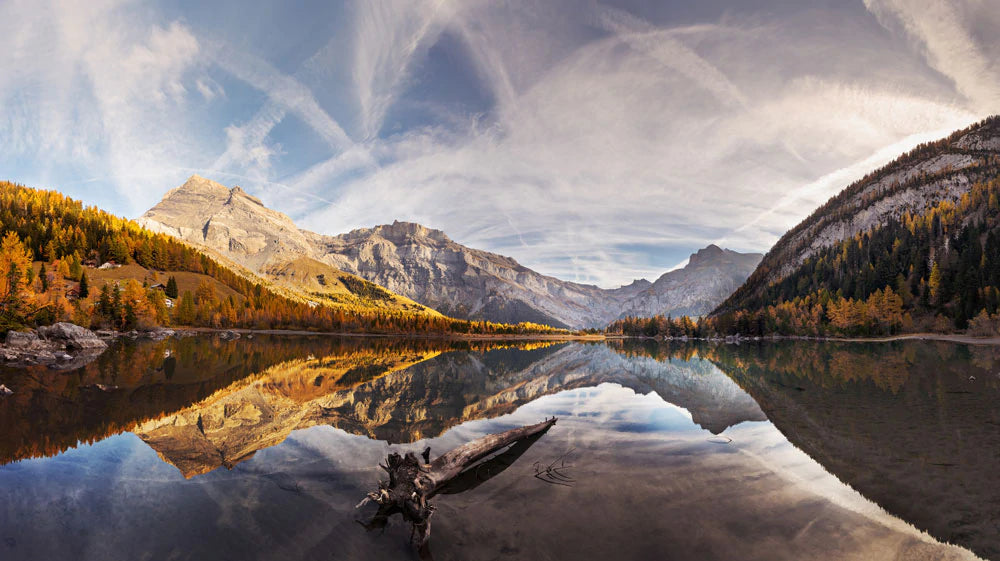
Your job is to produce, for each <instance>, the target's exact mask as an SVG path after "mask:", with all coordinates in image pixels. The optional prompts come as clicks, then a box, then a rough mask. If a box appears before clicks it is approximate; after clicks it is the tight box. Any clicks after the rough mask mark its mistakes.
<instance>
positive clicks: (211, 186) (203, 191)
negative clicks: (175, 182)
mask: <svg viewBox="0 0 1000 561" xmlns="http://www.w3.org/2000/svg"><path fill="white" fill-rule="evenodd" d="M180 194H184V195H202V196H209V197H214V198H221V197H228V196H229V188H228V187H226V186H225V185H223V184H221V183H216V182H215V181H212V180H211V179H206V178H204V177H202V176H200V175H198V174H194V175H192V176H191V177H189V178H187V181H185V182H184V184H183V185H181V186H180V187H177V188H176V189H172V190H171V191H170V192H168V193H167V194H166V196H164V199H167V198H169V197H170V196H171V195H180Z"/></svg>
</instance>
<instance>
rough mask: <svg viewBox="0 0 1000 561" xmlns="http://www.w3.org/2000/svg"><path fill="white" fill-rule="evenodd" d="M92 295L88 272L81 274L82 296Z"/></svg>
mask: <svg viewBox="0 0 1000 561" xmlns="http://www.w3.org/2000/svg"><path fill="white" fill-rule="evenodd" d="M87 296H90V283H88V282H87V273H81V274H80V298H86V297H87Z"/></svg>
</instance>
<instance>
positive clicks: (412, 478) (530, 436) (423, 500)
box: [358, 417, 556, 549]
mask: <svg viewBox="0 0 1000 561" xmlns="http://www.w3.org/2000/svg"><path fill="white" fill-rule="evenodd" d="M555 423H556V418H555V417H553V418H551V419H547V420H545V421H543V422H541V423H537V424H534V425H528V426H524V427H518V428H516V429H511V430H509V431H506V432H501V433H498V434H490V435H486V436H484V437H482V438H477V439H476V440H473V441H471V442H469V443H467V444H463V445H462V446H459V447H458V448H454V449H452V450H450V451H449V452H446V453H445V454H442V455H441V456H439V457H438V458H437V459H435V460H434V461H433V462H432V461H430V448H427V449H425V450H424V452H423V454H421V457H422V459H423V461H420V459H418V458H417V456H416V455H415V454H414V453H413V452H407V453H406V455H405V456H400V455H399V454H397V453H392V454H389V456H388V458H386V462H385V463H384V464H379V467H381V468H382V469H383V470H385V472H386V473H387V474H388V475H389V479H388V480H387V481H379V484H378V490H377V491H373V492H371V493H368V497H367V499H366V500H365V501H362V503H361V504H364V503H365V502H367V501H368V500H371V501H374V502H375V503H378V505H379V509H378V512H377V513H376V514H375V516H374V518H373V519H372V521H371V522H369V523H367V524H365V527H366V528H368V529H373V528H380V527H384V526H385V525H386V523H387V522H388V518H389V517H390V516H392V515H393V514H396V513H400V514H402V515H403V518H404V519H405V520H407V521H408V522H410V523H411V524H413V533H412V534H411V537H412V538H413V544H414V546H416V547H417V548H418V549H419V548H423V547H425V546H426V544H427V540H428V538H429V537H430V518H431V515H432V514H434V507H433V506H432V505H431V504H429V503H428V501H429V500H430V499H431V498H432V497H434V495H437V494H438V493H448V492H451V493H455V492H460V491H464V490H468V489H470V488H472V487H475V486H476V485H478V484H479V483H481V482H482V481H481V480H482V479H488V478H489V477H492V476H494V475H496V474H497V473H499V472H500V471H503V469H505V468H506V467H508V466H509V465H510V464H511V463H513V461H514V460H515V459H517V457H519V456H520V455H521V454H523V453H524V451H525V450H527V447H528V446H530V445H531V444H532V443H533V442H534V441H535V440H537V439H538V438H539V437H541V435H542V434H544V433H545V432H546V431H547V430H549V428H550V427H551V426H552V425H554V424H555ZM508 447H510V450H508V451H507V452H506V453H505V454H503V456H505V457H503V458H501V457H496V458H494V459H493V460H490V462H491V463H492V464H495V465H486V463H481V462H480V461H481V460H483V459H485V458H488V457H489V456H491V455H493V454H496V453H497V452H499V451H501V450H503V449H505V448H508ZM481 468H485V469H481ZM471 470H476V472H483V476H481V477H479V478H476V477H472V478H470V477H469V476H470V475H473V476H475V475H476V474H477V473H473V472H472V471H471ZM477 479H481V480H479V481H477ZM358 506H361V505H360V504H359V505H358Z"/></svg>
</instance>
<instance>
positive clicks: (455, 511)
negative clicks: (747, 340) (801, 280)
mask: <svg viewBox="0 0 1000 561" xmlns="http://www.w3.org/2000/svg"><path fill="white" fill-rule="evenodd" d="M0 383H2V384H4V385H6V386H7V387H9V388H10V389H11V390H13V392H14V393H13V394H12V395H9V396H7V397H0V559H3V560H22V559H23V560H56V559H79V560H102V561H103V560H108V559H122V560H125V559H128V560H142V559H149V560H160V559H171V560H174V559H176V560H187V559H191V560H202V559H219V560H230V559H231V560H248V559H275V560H278V559H316V560H337V559H352V560H353V559H372V560H376V559H378V560H385V559H416V558H419V555H423V557H424V558H433V559H438V560H447V559H455V560H459V559H461V560H469V559H473V560H478V559H531V560H543V559H566V560H581V559H625V560H631V559H635V560H649V559H678V560H727V561H729V560H733V559H760V560H765V559H766V560H775V559H778V560H781V559H787V560H802V559H858V560H861V559H865V560H869V559H905V560H913V559H916V560H921V559H927V560H932V559H933V560H937V559H977V558H982V559H1000V407H998V406H1000V348H998V347H992V346H969V345H960V344H952V343H944V342H925V341H908V342H897V343H878V344H876V343H865V344H861V343H854V344H849V343H818V342H779V343H774V342H771V343H761V344H750V345H746V344H744V345H739V346H736V345H707V344H706V345H694V344H692V345H684V346H680V345H673V346H670V345H666V344H654V343H649V344H643V343H636V342H624V343H623V342H609V343H607V344H604V343H594V344H584V343H556V344H552V343H523V342H520V343H510V344H509V345H505V344H496V343H454V342H444V341H434V340H412V341H410V340H397V339H383V338H334V337H325V336H316V337H294V336H257V337H255V338H253V339H252V340H250V339H247V338H242V339H238V340H235V341H223V340H220V339H219V338H217V337H214V336H202V337H186V338H172V339H168V340H165V341H160V342H150V341H146V342H140V343H129V344H124V343H122V344H116V345H115V346H113V347H112V348H111V349H109V350H108V351H107V352H105V353H104V354H103V355H101V356H100V357H99V358H97V359H96V360H94V361H93V362H91V363H90V364H87V365H86V366H83V367H79V368H76V369H73V370H67V371H57V370H50V369H48V368H44V367H37V368H28V369H18V370H14V369H6V370H5V369H0ZM551 416H556V417H558V422H557V424H556V425H555V426H553V427H552V428H551V429H550V430H549V431H548V432H547V433H545V434H544V435H543V436H541V438H539V439H537V440H534V441H533V442H530V443H528V444H526V445H523V446H516V447H515V448H516V449H512V450H510V451H509V452H506V453H503V454H501V455H499V456H498V457H495V458H494V459H492V460H490V461H488V462H487V463H485V464H483V465H482V466H480V467H479V468H477V469H474V470H472V471H470V472H469V473H467V474H466V475H465V476H464V477H463V479H462V480H460V481H458V482H455V484H454V486H453V488H451V489H450V492H449V493H447V494H442V495H439V496H437V497H435V498H434V499H433V504H434V505H435V506H436V509H437V510H436V512H435V513H434V515H433V517H432V522H433V527H432V533H431V537H430V542H429V549H428V550H426V551H424V552H423V553H422V554H418V553H417V552H416V551H415V550H414V549H413V547H412V546H411V545H410V542H409V539H410V533H411V528H410V526H409V524H408V523H406V522H405V521H404V520H402V518H400V517H399V516H395V517H393V518H390V519H389V520H388V523H387V524H379V523H374V524H373V523H372V522H373V515H374V514H375V511H376V508H375V505H373V504H366V505H361V506H360V507H356V505H358V503H359V502H360V501H361V500H362V499H363V498H364V497H365V495H366V493H367V492H369V491H371V490H374V489H376V488H377V482H378V480H379V478H380V477H385V474H384V472H383V471H382V470H381V469H380V468H379V467H378V465H379V463H380V462H382V461H384V460H385V458H386V455H387V454H389V453H390V452H393V451H398V452H400V453H405V452H407V451H413V452H415V453H418V454H419V453H420V452H421V451H422V450H424V448H425V447H427V446H430V448H431V457H432V458H433V457H436V456H437V455H440V454H443V453H444V452H446V451H448V450H450V449H452V448H454V447H456V446H459V445H461V444H464V443H466V442H468V441H470V440H472V439H475V438H477V437H480V436H483V435H486V434H490V433H495V432H500V431H503V430H507V429H510V428H513V427H517V426H520V425H527V424H533V423H537V422H539V421H541V420H543V419H545V418H546V417H551ZM375 522H377V521H375Z"/></svg>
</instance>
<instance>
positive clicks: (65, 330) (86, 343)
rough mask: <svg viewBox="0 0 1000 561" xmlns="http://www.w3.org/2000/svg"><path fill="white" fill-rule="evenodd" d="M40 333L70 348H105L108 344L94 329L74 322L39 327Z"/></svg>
mask: <svg viewBox="0 0 1000 561" xmlns="http://www.w3.org/2000/svg"><path fill="white" fill-rule="evenodd" d="M38 333H39V334H41V335H42V336H43V337H45V338H46V339H48V340H49V341H58V342H60V343H63V344H64V345H66V347H67V348H70V349H105V348H107V346H108V344H107V343H105V342H104V341H102V340H101V338H100V337H98V336H97V335H95V334H94V332H93V331H91V330H89V329H87V328H85V327H80V326H79V325H74V324H72V323H66V322H60V323H57V324H54V325H50V326H48V327H39V328H38Z"/></svg>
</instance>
